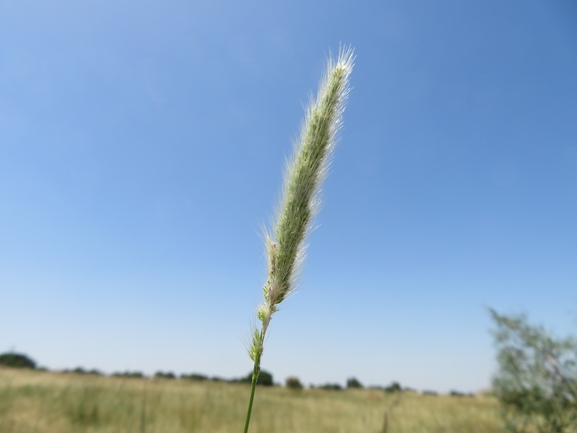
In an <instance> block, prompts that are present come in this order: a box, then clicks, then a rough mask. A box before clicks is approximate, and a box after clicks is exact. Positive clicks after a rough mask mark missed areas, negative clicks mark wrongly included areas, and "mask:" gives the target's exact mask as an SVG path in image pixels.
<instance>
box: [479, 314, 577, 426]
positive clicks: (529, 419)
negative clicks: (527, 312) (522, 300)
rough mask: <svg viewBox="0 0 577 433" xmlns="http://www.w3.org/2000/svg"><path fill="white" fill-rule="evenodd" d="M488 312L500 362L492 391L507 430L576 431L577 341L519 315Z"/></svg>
mask: <svg viewBox="0 0 577 433" xmlns="http://www.w3.org/2000/svg"><path fill="white" fill-rule="evenodd" d="M490 314H491V316H492V318H493V320H494V322H495V325H496V329H495V330H494V331H493V336H494V338H495V344H496V346H497V361H498V365H499V369H498V372H497V374H496V375H495V377H494V379H493V393H494V395H495V396H496V397H497V399H498V400H499V402H500V404H501V407H502V409H503V410H502V413H503V417H504V420H505V424H506V428H507V429H508V431H510V432H515V433H523V432H538V433H564V432H574V431H576V428H577V340H576V339H575V338H574V337H567V338H564V339H559V338H554V337H552V336H551V335H550V334H549V333H548V332H546V331H545V330H544V329H543V327H540V326H534V325H531V324H529V323H528V322H527V318H526V317H525V316H524V315H519V316H505V315H501V314H498V313H497V312H495V311H494V310H490Z"/></svg>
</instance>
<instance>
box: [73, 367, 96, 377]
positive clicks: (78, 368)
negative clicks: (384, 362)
mask: <svg viewBox="0 0 577 433" xmlns="http://www.w3.org/2000/svg"><path fill="white" fill-rule="evenodd" d="M64 373H74V374H93V375H96V376H102V372H100V371H98V370H96V369H92V370H85V369H84V368H82V367H76V368H75V369H74V370H72V371H69V370H64Z"/></svg>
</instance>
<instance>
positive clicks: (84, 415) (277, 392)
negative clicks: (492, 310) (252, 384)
mask: <svg viewBox="0 0 577 433" xmlns="http://www.w3.org/2000/svg"><path fill="white" fill-rule="evenodd" d="M248 393H249V386H248V385H244V384H227V383H217V382H192V381H186V380H158V379H130V378H117V377H104V376H92V375H75V374H70V373H66V374H64V373H49V372H41V371H30V370H14V369H7V368H0V433H33V432H46V433H68V432H86V433H89V432H90V433H93V432H94V433H96V432H98V433H104V432H110V433H112V432H115V433H125V432H126V433H128V432H130V433H133V432H134V433H153V432H155V433H181V432H183V433H184V432H195V433H204V432H206V433H209V432H210V433H229V432H231V433H232V432H240V431H242V426H243V420H244V415H245V411H246V404H247V403H246V402H247V397H248ZM385 414H387V418H388V421H387V424H388V429H387V431H388V432H391V433H395V432H398V433H424V432H431V433H432V432H439V433H440V432H446V433H460V432H463V433H465V432H467V433H475V432H479V433H481V432H483V433H485V432H487V433H491V432H495V433H496V432H502V431H503V430H502V426H501V422H500V419H499V414H498V409H497V405H496V401H495V400H494V399H493V398H491V397H487V396H476V397H454V396H444V395H439V396H428V395H420V394H417V393H412V392H404V393H402V394H386V393H384V392H383V391H380V390H369V389H359V390H346V391H324V390H318V389H305V390H302V391H294V390H289V389H286V388H281V387H272V388H265V387H261V388H259V390H258V392H257V394H256V404H255V410H254V413H253V420H252V422H251V430H250V431H251V432H252V433H275V432H277V433H280V432H283V433H289V432H299V433H309V432H310V433H313V432H314V433H341V432H342V433H345V432H363V433H373V432H374V433H380V432H383V431H384V420H385Z"/></svg>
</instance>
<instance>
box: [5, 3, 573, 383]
mask: <svg viewBox="0 0 577 433" xmlns="http://www.w3.org/2000/svg"><path fill="white" fill-rule="evenodd" d="M339 43H343V44H350V45H352V46H353V47H355V50H356V55H357V59H356V66H355V70H354V71H353V74H352V77H351V83H352V86H353V91H352V93H351V96H350V100H349V104H348V107H347V110H346V112H345V117H344V130H343V132H342V134H341V141H340V143H339V145H338V147H337V149H336V151H335V155H334V156H335V159H334V164H333V166H332V169H331V173H330V175H329V177H328V179H327V181H326V183H325V184H324V186H323V209H322V211H321V213H320V215H319V217H318V219H317V220H316V225H318V228H317V229H316V231H315V232H314V233H313V235H312V236H311V238H310V239H309V241H310V248H309V250H308V257H307V261H306V263H305V267H304V271H303V273H302V277H301V279H300V286H299V291H298V293H297V294H295V295H294V296H293V297H292V298H290V299H289V300H288V301H287V302H286V305H285V307H284V308H283V309H282V311H280V312H279V313H278V314H277V315H276V316H275V317H274V319H273V321H272V324H271V328H270V331H269V336H268V341H267V346H266V348H265V354H264V359H263V368H264V369H266V370H268V371H271V372H272V373H273V374H274V377H275V380H276V381H279V382H282V381H284V378H286V377H287V376H289V375H294V376H298V377H300V378H301V380H302V381H303V382H304V383H307V384H308V383H317V384H318V383H325V382H340V383H344V382H345V381H346V379H347V377H350V376H355V377H357V378H358V379H359V380H360V381H361V382H362V383H364V384H365V385H370V384H380V385H386V384H389V383H390V382H391V381H393V380H396V381H399V382H400V383H401V384H402V385H404V386H411V387H414V388H417V389H435V390H438V391H447V390H449V389H457V390H462V391H475V390H478V389H480V388H483V387H487V386H488V385H489V383H490V378H491V374H492V372H493V371H494V369H495V361H494V356H495V352H494V348H493V345H492V339H491V336H490V334H489V330H490V329H491V326H492V325H491V322H490V318H489V315H488V314H487V311H486V308H487V307H493V308H496V309H497V310H498V311H500V312H502V313H517V312H522V311H524V312H526V313H527V314H528V315H529V318H530V319H531V320H532V321H533V322H535V323H542V324H544V325H545V326H546V327H548V328H550V329H551V330H553V331H554V332H556V333H558V334H559V335H564V334H566V333H568V332H575V331H576V329H575V327H576V324H577V291H576V290H575V289H576V285H577V267H576V266H575V264H576V260H577V226H576V224H575V221H576V216H577V195H576V194H575V192H576V187H577V139H576V137H577V3H575V2H574V1H572V0H511V1H502V0H484V1H472V0H471V1H470V0H466V1H463V0H446V1H442V2H430V1H425V0H380V1H366V2H359V1H352V0H342V1H339V0H330V1H329V0H319V1H314V2H311V1H310V0H309V1H304V0H291V1H281V2H270V1H263V0H252V1H251V0H247V1H242V2H239V1H230V0H211V1H202V2H201V1H191V0H188V1H184V0H183V1H176V0H162V1H160V0H148V1H143V0H138V1H135V0H134V1H133V0H123V1H118V0H114V1H112V0H99V1H87V0H82V1H78V0H75V1H72V0H68V1H64V0H54V1H50V2H46V1H40V0H38V1H29V0H3V1H1V2H0V351H7V350H16V351H18V352H24V353H27V354H29V355H30V356H32V357H33V358H35V359H36V360H37V361H38V362H39V364H40V365H44V366H47V367H48V368H51V369H60V368H74V367H76V366H79V365H80V366H83V367H85V368H99V369H101V370H103V371H106V372H112V371H118V370H126V369H130V370H141V371H144V372H146V373H148V374H150V373H154V372H155V371H157V370H165V371H166V370H169V371H174V372H175V373H183V372H185V373H191V372H199V373H204V374H208V375H211V376H212V375H218V376H223V377H235V376H240V375H245V374H247V373H248V372H249V371H250V370H251V368H252V365H251V361H250V359H249V358H248V356H247V354H246V350H245V340H246V339H247V337H248V335H249V333H250V329H251V322H252V321H253V317H254V312H255V308H256V306H257V304H258V303H259V301H260V297H261V286H262V283H263V282H264V278H265V258H264V255H263V246H262V239H261V236H260V232H261V230H260V228H261V225H262V224H266V223H268V221H269V220H270V217H271V215H272V210H273V207H274V206H275V204H276V203H277V199H278V196H279V191H280V187H281V181H282V178H281V173H282V168H283V164H284V159H285V157H286V156H287V155H289V154H290V152H291V143H292V141H293V140H294V138H295V137H297V136H298V132H299V126H300V124H301V122H302V119H303V105H304V104H305V103H306V102H307V100H308V98H309V95H311V94H312V93H315V92H316V89H317V84H318V81H319V79H320V77H321V74H322V72H323V70H324V65H325V61H326V58H327V55H328V53H329V50H332V51H333V52H335V51H338V47H339Z"/></svg>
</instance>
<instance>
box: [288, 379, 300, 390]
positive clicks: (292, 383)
mask: <svg viewBox="0 0 577 433" xmlns="http://www.w3.org/2000/svg"><path fill="white" fill-rule="evenodd" d="M285 386H286V387H287V388H289V389H294V390H301V389H303V384H302V383H301V381H300V380H299V378H298V377H287V378H286V381H285Z"/></svg>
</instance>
